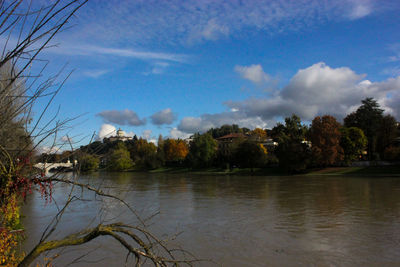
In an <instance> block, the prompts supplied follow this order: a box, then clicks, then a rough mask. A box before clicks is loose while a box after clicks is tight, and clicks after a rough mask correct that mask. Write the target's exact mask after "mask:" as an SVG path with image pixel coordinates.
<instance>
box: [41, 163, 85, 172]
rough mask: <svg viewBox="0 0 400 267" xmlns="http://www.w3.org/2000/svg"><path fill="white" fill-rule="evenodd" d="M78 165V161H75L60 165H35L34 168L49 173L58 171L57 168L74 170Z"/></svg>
mask: <svg viewBox="0 0 400 267" xmlns="http://www.w3.org/2000/svg"><path fill="white" fill-rule="evenodd" d="M77 164H78V161H77V160H74V162H73V163H72V162H70V161H69V160H68V161H67V162H66V163H63V162H59V163H47V162H45V163H42V162H39V163H36V164H35V165H33V167H35V168H38V169H40V170H45V172H49V171H50V170H51V169H57V168H65V169H73V168H74V166H76V165H77Z"/></svg>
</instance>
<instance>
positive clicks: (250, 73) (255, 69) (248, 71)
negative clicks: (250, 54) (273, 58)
mask: <svg viewBox="0 0 400 267" xmlns="http://www.w3.org/2000/svg"><path fill="white" fill-rule="evenodd" d="M235 71H236V72H237V73H239V74H240V76H241V77H242V78H244V79H247V80H249V81H252V82H253V83H257V84H261V83H264V82H268V81H270V80H271V77H270V76H269V75H268V74H266V73H265V72H264V71H263V69H262V67H261V65H259V64H258V65H250V66H239V65H238V66H235Z"/></svg>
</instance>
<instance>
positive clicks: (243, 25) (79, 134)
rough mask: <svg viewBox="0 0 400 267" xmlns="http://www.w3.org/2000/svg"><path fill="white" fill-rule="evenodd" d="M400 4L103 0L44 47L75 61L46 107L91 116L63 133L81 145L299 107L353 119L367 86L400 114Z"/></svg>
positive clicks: (265, 116) (250, 121) (260, 120)
mask: <svg viewBox="0 0 400 267" xmlns="http://www.w3.org/2000/svg"><path fill="white" fill-rule="evenodd" d="M44 2H45V1H44ZM399 12H400V2H399V1H398V0H376V1H374V0H315V1H314V0H297V1H292V0H274V1H268V0H252V1H239V0H238V1H235V0H230V1H227V0H226V1H222V0H221V1H213V0H196V1H194V0H188V1H177V0H172V1H166V0H163V1H161V0H154V1H152V0H143V1H139V0H137V1H124V0H109V1H101V0H92V1H89V2H88V3H87V4H86V5H85V6H83V7H82V8H81V9H80V10H79V11H78V12H77V14H76V15H75V16H74V17H73V18H72V20H71V21H70V25H69V26H71V27H68V29H66V30H65V31H63V32H62V33H60V34H59V35H58V36H57V37H56V39H55V40H54V41H53V43H54V44H57V46H56V47H52V48H49V49H47V50H46V51H45V52H44V56H45V57H46V58H48V59H49V60H50V65H49V69H50V70H58V69H60V68H61V67H62V66H64V64H67V65H66V67H65V70H64V71H65V72H66V73H69V71H70V70H73V73H72V75H71V76H70V77H69V78H68V80H67V81H66V83H65V84H64V85H63V88H62V90H61V91H60V93H59V95H58V96H57V97H56V99H55V100H54V101H53V103H52V105H51V107H50V109H49V111H48V114H47V115H46V116H49V118H50V117H51V115H53V114H54V113H55V112H56V110H57V109H58V108H60V115H59V116H60V118H61V119H64V118H71V117H76V116H79V117H78V118H77V119H76V120H74V121H73V122H72V127H71V128H68V129H67V131H66V133H64V134H61V135H60V136H61V137H60V138H63V137H64V139H65V134H68V136H70V137H71V138H72V139H74V140H75V141H76V142H77V143H78V144H85V143H86V144H87V143H88V142H90V138H91V137H92V135H93V133H95V135H94V138H95V139H96V138H97V139H101V138H103V137H104V136H106V135H107V134H110V133H112V132H113V131H114V130H115V129H118V128H121V129H123V130H124V131H125V132H126V133H127V134H128V135H133V134H136V135H137V136H138V137H140V136H141V137H143V138H146V139H148V140H156V139H157V138H158V135H159V134H162V135H163V136H164V137H172V138H185V137H187V136H189V135H190V134H193V133H195V132H204V131H206V130H207V129H209V128H211V127H219V126H221V125H223V124H233V123H234V124H238V125H239V126H241V127H247V128H251V129H253V128H255V127H260V128H272V127H273V126H274V125H275V124H276V123H277V122H279V121H282V120H283V119H284V118H285V117H287V116H290V115H291V114H293V113H295V114H297V115H299V116H300V117H301V119H302V120H303V121H304V122H305V123H309V122H310V121H311V120H312V119H313V118H314V117H315V116H318V115H325V114H330V115H333V116H335V117H336V118H337V119H338V120H339V121H342V119H343V118H344V117H345V116H346V114H349V113H350V112H352V111H354V110H356V109H357V107H358V106H359V105H360V103H361V100H362V99H364V98H366V97H373V98H375V99H376V100H377V101H378V102H379V104H380V105H381V106H382V107H383V108H384V109H385V111H386V113H388V114H392V115H393V116H395V117H396V119H397V120H400V16H399V15H398V14H399ZM39 108H40V105H39ZM38 110H39V109H38ZM37 113H38V114H39V111H38V112H37Z"/></svg>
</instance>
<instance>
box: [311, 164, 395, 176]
mask: <svg viewBox="0 0 400 267" xmlns="http://www.w3.org/2000/svg"><path fill="white" fill-rule="evenodd" d="M306 175H351V176H399V177H400V165H390V166H369V167H333V168H324V169H318V170H312V171H310V172H309V173H307V174H306Z"/></svg>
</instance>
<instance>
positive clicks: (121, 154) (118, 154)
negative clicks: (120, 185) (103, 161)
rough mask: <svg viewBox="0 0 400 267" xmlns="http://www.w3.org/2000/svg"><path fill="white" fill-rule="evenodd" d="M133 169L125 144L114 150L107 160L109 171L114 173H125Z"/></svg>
mask: <svg viewBox="0 0 400 267" xmlns="http://www.w3.org/2000/svg"><path fill="white" fill-rule="evenodd" d="M132 167H133V162H132V160H131V157H130V154H129V151H128V149H127V148H126V146H125V145H124V144H123V143H119V144H118V146H117V147H116V148H115V149H113V150H112V151H111V153H110V155H109V157H108V160H107V169H109V170H112V171H123V170H128V169H131V168H132Z"/></svg>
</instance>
